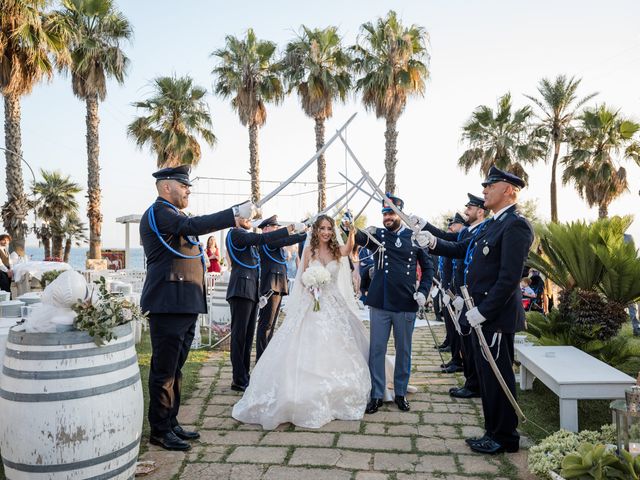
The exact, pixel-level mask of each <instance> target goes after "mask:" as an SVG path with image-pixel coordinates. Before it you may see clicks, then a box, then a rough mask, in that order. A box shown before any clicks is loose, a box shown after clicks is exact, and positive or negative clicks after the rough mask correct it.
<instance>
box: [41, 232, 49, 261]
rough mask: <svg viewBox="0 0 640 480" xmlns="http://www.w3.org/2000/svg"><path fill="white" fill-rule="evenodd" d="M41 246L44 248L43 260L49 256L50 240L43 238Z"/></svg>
mask: <svg viewBox="0 0 640 480" xmlns="http://www.w3.org/2000/svg"><path fill="white" fill-rule="evenodd" d="M42 245H43V246H44V258H49V257H50V256H51V238H49V237H46V236H43V237H42Z"/></svg>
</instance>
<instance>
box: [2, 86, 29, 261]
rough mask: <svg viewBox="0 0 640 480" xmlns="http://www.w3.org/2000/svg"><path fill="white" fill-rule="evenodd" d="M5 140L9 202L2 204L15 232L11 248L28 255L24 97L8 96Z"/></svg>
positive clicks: (7, 222)
mask: <svg viewBox="0 0 640 480" xmlns="http://www.w3.org/2000/svg"><path fill="white" fill-rule="evenodd" d="M4 132H5V133H4V144H5V148H6V150H5V158H6V176H5V177H6V178H5V183H6V186H7V202H6V203H5V204H4V205H3V206H2V221H3V223H4V228H5V230H6V231H7V233H8V234H9V235H11V239H12V240H11V244H10V247H11V250H13V251H15V252H16V253H17V254H18V255H20V256H21V257H22V256H24V244H25V237H26V233H27V231H26V221H27V215H28V214H29V201H28V200H27V197H26V195H25V194H24V183H23V180H22V163H21V162H22V158H21V157H22V137H21V133H20V97H19V96H18V95H16V94H7V95H5V96H4Z"/></svg>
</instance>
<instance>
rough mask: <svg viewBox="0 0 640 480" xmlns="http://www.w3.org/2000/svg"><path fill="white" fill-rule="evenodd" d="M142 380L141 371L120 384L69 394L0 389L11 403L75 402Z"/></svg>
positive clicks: (0, 392)
mask: <svg viewBox="0 0 640 480" xmlns="http://www.w3.org/2000/svg"><path fill="white" fill-rule="evenodd" d="M139 380H140V371H137V372H136V373H135V375H133V376H131V377H129V378H125V379H124V380H120V381H119V382H115V383H111V384H109V385H102V386H100V387H93V388H86V389H84V390H72V391H68V392H51V393H17V392H8V391H6V390H3V389H0V397H2V398H4V399H5V400H9V401H11V402H23V403H26V402H58V401H61V400H75V399H78V398H86V397H94V396H97V395H103V394H105V393H110V392H115V391H116V390H120V389H122V388H126V387H128V386H130V385H133V384H134V383H136V382H138V381H139Z"/></svg>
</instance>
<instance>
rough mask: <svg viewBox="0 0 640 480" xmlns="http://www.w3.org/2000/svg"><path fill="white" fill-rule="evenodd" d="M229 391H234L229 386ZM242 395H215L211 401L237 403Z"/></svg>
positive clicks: (221, 403) (217, 403)
mask: <svg viewBox="0 0 640 480" xmlns="http://www.w3.org/2000/svg"><path fill="white" fill-rule="evenodd" d="M229 392H233V390H231V388H229ZM241 396H242V395H240V393H238V394H237V395H213V396H212V397H211V399H210V400H209V403H210V404H213V405H235V403H236V402H237V401H238V400H240V397H241Z"/></svg>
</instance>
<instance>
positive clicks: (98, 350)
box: [5, 336, 135, 360]
mask: <svg viewBox="0 0 640 480" xmlns="http://www.w3.org/2000/svg"><path fill="white" fill-rule="evenodd" d="M134 345H135V339H134V338H133V336H132V337H131V338H130V339H129V340H128V341H127V342H123V343H115V344H113V345H105V346H104V347H98V346H96V347H93V348H82V349H78V350H47V351H46V352H42V351H37V350H27V351H24V350H15V349H13V348H8V345H7V349H6V350H5V355H6V356H7V357H12V358H18V359H20V360H68V359H70V358H81V357H93V356H95V355H103V354H105V353H114V352H120V351H122V350H126V349H127V348H129V347H133V346H134Z"/></svg>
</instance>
